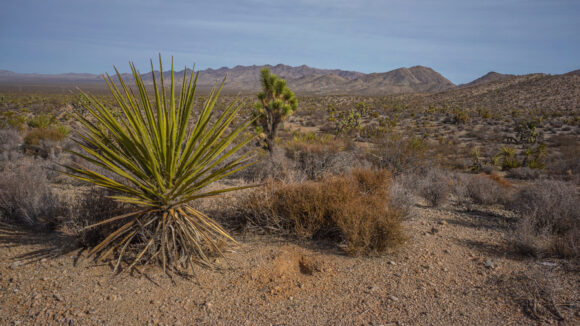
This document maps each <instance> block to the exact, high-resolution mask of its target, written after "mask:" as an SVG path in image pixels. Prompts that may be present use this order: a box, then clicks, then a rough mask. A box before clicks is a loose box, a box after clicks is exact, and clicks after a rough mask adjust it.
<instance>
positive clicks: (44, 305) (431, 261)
mask: <svg viewBox="0 0 580 326" xmlns="http://www.w3.org/2000/svg"><path fill="white" fill-rule="evenodd" d="M512 222H513V221H512V220H511V217H510V216H509V214H508V213H507V212H505V211H501V210H499V209H489V208H487V209H484V208H477V207H475V209H474V210H471V211H467V210H466V209H464V208H461V207H457V206H453V205H448V206H446V207H444V208H442V209H432V208H428V207H423V206H417V207H415V208H414V209H413V214H412V218H411V219H410V220H409V221H406V222H405V225H406V233H407V235H408V236H409V240H408V241H407V243H406V245H404V246H403V247H402V248H400V249H399V250H398V251H397V252H396V253H393V254H390V255H385V256H382V257H372V258H361V257H357V258H353V257H348V256H345V255H343V254H342V252H341V251H340V249H339V248H336V247H333V246H330V245H325V244H323V243H322V244H321V243H302V242H292V241H287V240H283V239H273V238H271V237H263V236H246V237H242V236H238V238H241V247H240V248H238V249H237V253H236V254H234V253H229V254H227V257H228V261H229V265H228V264H226V262H223V261H219V263H220V264H222V265H223V269H222V270H219V271H210V270H206V269H201V268H200V269H199V270H198V271H197V280H186V279H183V278H174V279H173V280H170V279H169V278H167V277H166V276H165V275H164V274H163V273H162V272H161V271H160V270H159V269H158V268H150V269H149V270H144V271H143V274H141V275H124V276H118V277H112V270H111V268H110V266H108V265H100V266H95V264H94V263H92V262H91V261H89V260H86V259H83V258H82V257H83V255H84V253H82V252H80V251H79V250H78V249H77V250H72V248H71V249H67V244H70V243H71V240H70V239H67V238H60V237H58V236H57V235H43V234H32V233H15V232H13V231H4V232H3V234H2V237H1V242H2V247H1V248H0V257H1V261H0V325H536V324H560V325H580V291H579V289H580V287H579V285H580V277H579V275H580V273H578V271H579V270H578V265H575V264H574V263H573V262H570V261H566V260H557V259H547V258H546V259H535V258H529V257H522V256H520V255H518V254H517V253H515V252H514V250H513V249H511V248H512V247H511V245H510V241H509V236H508V234H509V233H508V229H509V227H510V225H511V224H512ZM230 265H231V266H230Z"/></svg>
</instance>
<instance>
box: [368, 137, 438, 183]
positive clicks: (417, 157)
mask: <svg viewBox="0 0 580 326" xmlns="http://www.w3.org/2000/svg"><path fill="white" fill-rule="evenodd" d="M426 150H427V145H426V143H425V141H424V140H423V139H422V138H419V137H415V136H414V137H406V136H405V135H403V134H400V133H394V132H393V133H389V134H388V135H387V136H385V137H382V138H379V139H378V140H377V141H376V143H375V146H374V148H373V150H372V151H371V152H370V153H369V160H370V161H371V162H373V164H374V165H375V166H377V167H379V168H382V169H388V170H389V171H393V173H394V174H395V175H398V174H400V173H403V172H414V173H417V172H422V171H424V170H425V168H426V167H427V165H428V162H427V160H426V157H425V156H426Z"/></svg>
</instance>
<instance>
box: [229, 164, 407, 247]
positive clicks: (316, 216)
mask: <svg viewBox="0 0 580 326" xmlns="http://www.w3.org/2000/svg"><path fill="white" fill-rule="evenodd" d="M390 182H391V175H390V173H389V172H387V171H384V170H379V171H373V170H369V169H365V170H353V171H352V172H351V173H350V174H348V175H342V176H327V177H325V178H322V179H321V180H320V181H306V182H303V183H291V184H281V183H270V184H268V185H267V186H266V187H264V188H262V189H258V190H256V191H254V192H252V193H251V194H250V195H249V196H248V198H247V200H245V201H244V202H245V205H244V207H242V208H241V212H240V214H239V216H240V218H241V219H242V221H241V222H242V224H243V225H244V226H245V227H246V228H248V229H258V230H261V231H265V232H282V233H286V234H291V235H294V236H297V237H299V238H306V239H326V240H330V241H333V242H336V243H343V242H344V244H345V251H346V252H347V253H349V254H352V255H357V254H369V253H373V252H376V253H380V252H384V251H386V250H388V249H389V248H392V247H394V246H395V245H398V244H400V243H401V242H403V241H404V236H403V234H402V230H401V222H400V217H399V211H398V210H397V209H395V208H394V206H393V205H390V199H389V186H390Z"/></svg>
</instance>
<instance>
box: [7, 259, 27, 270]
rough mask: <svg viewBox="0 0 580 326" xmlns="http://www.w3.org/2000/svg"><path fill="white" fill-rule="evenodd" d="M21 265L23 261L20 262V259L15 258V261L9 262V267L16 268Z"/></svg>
mask: <svg viewBox="0 0 580 326" xmlns="http://www.w3.org/2000/svg"><path fill="white" fill-rule="evenodd" d="M22 265H24V263H23V262H21V261H20V260H17V261H15V262H13V263H12V264H10V269H16V268H18V267H20V266H22Z"/></svg>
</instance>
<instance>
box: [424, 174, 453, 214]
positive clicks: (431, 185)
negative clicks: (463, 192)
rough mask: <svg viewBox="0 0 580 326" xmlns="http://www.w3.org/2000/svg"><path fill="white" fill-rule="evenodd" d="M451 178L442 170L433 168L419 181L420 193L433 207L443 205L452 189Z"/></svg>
mask: <svg viewBox="0 0 580 326" xmlns="http://www.w3.org/2000/svg"><path fill="white" fill-rule="evenodd" d="M452 184H453V182H452V180H451V178H450V177H449V176H448V175H447V174H446V173H445V172H444V171H442V170H439V169H431V170H429V171H428V172H427V174H426V175H425V176H424V177H423V178H422V179H421V180H420V181H419V185H418V188H419V194H420V195H421V197H423V198H425V200H427V202H428V203H429V204H430V205H431V206H433V207H439V206H442V205H443V204H445V203H446V202H447V200H448V199H449V195H450V194H451V190H452V187H451V186H452Z"/></svg>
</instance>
